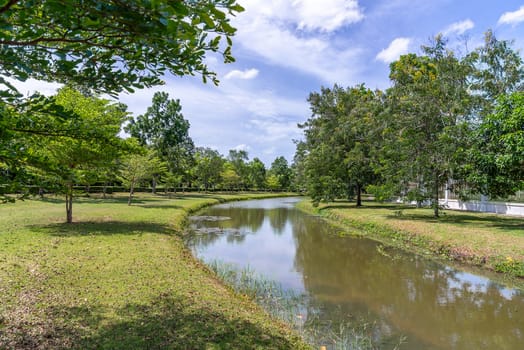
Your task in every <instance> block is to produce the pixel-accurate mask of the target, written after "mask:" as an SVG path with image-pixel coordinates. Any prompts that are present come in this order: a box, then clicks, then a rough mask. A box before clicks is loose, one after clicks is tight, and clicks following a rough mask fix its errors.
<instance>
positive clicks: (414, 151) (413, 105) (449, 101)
mask: <svg viewBox="0 0 524 350" xmlns="http://www.w3.org/2000/svg"><path fill="white" fill-rule="evenodd" d="M423 51H424V53H425V54H426V55H424V56H417V55H415V54H408V55H404V56H401V57H400V59H399V60H398V61H396V62H393V63H392V64H391V73H390V79H391V80H392V82H393V87H392V88H391V89H390V90H389V92H388V93H389V95H390V101H391V102H392V104H393V106H392V108H393V110H392V111H393V113H392V114H391V116H392V118H394V120H392V123H394V127H393V128H392V129H391V130H392V132H393V133H395V136H394V137H393V138H392V139H391V142H394V143H395V146H394V147H395V148H396V149H397V151H398V153H397V154H400V157H399V156H396V157H394V158H392V159H389V161H390V162H393V163H394V164H393V165H391V166H390V167H389V169H395V170H396V171H397V172H398V173H399V174H401V176H400V177H401V178H402V179H403V180H404V181H405V182H406V183H410V184H412V185H413V184H415V186H416V187H415V188H412V189H411V190H412V191H416V192H417V199H421V198H430V199H431V201H432V205H433V207H434V215H435V216H436V217H438V216H439V190H440V187H441V186H442V185H443V184H445V183H446V182H447V180H448V179H449V178H450V177H452V172H453V169H454V168H455V166H456V164H454V160H455V155H456V151H457V149H459V148H460V147H462V146H463V140H464V139H463V131H464V130H465V129H467V127H465V125H466V122H467V118H468V116H469V110H468V107H469V105H468V101H469V99H468V97H469V94H468V85H467V78H468V74H469V73H470V70H469V66H468V65H466V64H464V63H463V62H462V61H460V60H459V59H457V58H456V57H455V55H454V53H453V52H452V51H450V50H447V49H446V43H445V41H444V40H443V39H442V37H437V38H436V39H435V42H434V45H432V46H428V47H423ZM389 147H391V146H389Z"/></svg>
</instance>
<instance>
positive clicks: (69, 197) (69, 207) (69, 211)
mask: <svg viewBox="0 0 524 350" xmlns="http://www.w3.org/2000/svg"><path fill="white" fill-rule="evenodd" d="M65 199H66V220H67V223H68V224H71V223H72V222H73V183H72V182H71V183H68V184H67V189H66V198H65Z"/></svg>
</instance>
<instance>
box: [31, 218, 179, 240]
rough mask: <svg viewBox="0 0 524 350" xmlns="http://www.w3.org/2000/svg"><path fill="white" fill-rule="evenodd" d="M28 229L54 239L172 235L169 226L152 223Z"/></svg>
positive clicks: (105, 223) (98, 224)
mask: <svg viewBox="0 0 524 350" xmlns="http://www.w3.org/2000/svg"><path fill="white" fill-rule="evenodd" d="M30 229H31V230H32V231H34V232H40V233H45V234H49V235H50V236H56V237H73V236H100V235H138V234H142V233H157V234H166V235H167V234H174V233H175V231H174V230H173V228H172V227H170V226H169V225H164V224H158V223H153V222H145V221H139V222H126V221H107V222H104V221H100V222H97V221H82V222H78V223H77V222H74V223H72V224H67V223H54V224H48V225H33V226H30Z"/></svg>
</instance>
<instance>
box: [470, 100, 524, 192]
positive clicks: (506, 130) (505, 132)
mask: <svg viewBox="0 0 524 350" xmlns="http://www.w3.org/2000/svg"><path fill="white" fill-rule="evenodd" d="M475 135H476V136H477V139H478V140H479V142H478V145H477V147H476V148H475V149H474V150H473V151H472V155H473V157H472V159H473V163H472V164H471V165H470V166H471V167H472V169H470V173H469V177H468V180H469V184H470V186H473V188H472V189H473V190H474V191H476V192H480V193H482V194H484V195H491V196H492V197H497V196H498V197H504V196H507V195H512V194H515V192H517V191H519V190H521V189H523V185H524V152H523V150H524V93H523V92H514V93H512V94H510V95H502V96H501V97H499V99H498V103H497V106H496V109H495V113H493V114H491V115H488V116H486V118H484V120H483V121H482V123H481V125H480V127H479V129H478V130H477V132H476V133H475Z"/></svg>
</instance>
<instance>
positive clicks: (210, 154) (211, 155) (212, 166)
mask: <svg viewBox="0 0 524 350" xmlns="http://www.w3.org/2000/svg"><path fill="white" fill-rule="evenodd" d="M224 162H225V159H224V158H222V156H221V155H220V153H218V151H216V150H213V149H211V148H203V147H198V148H197V149H196V152H195V171H194V173H195V178H196V180H197V181H198V182H199V183H200V184H202V185H204V189H205V190H206V191H207V190H208V189H209V187H211V186H216V185H217V184H219V183H220V181H221V173H222V170H223V167H224Z"/></svg>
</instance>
